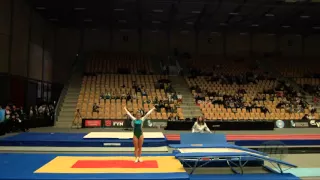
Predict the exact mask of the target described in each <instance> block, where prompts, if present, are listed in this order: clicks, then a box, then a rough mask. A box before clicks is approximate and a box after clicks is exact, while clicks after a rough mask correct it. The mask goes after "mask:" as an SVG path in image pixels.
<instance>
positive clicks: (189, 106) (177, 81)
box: [169, 76, 202, 118]
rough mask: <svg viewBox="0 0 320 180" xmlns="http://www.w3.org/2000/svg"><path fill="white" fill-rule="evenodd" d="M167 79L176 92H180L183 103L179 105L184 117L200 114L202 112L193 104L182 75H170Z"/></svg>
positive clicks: (193, 101)
mask: <svg viewBox="0 0 320 180" xmlns="http://www.w3.org/2000/svg"><path fill="white" fill-rule="evenodd" d="M169 79H170V80H171V84H172V87H173V89H174V90H175V91H176V92H177V93H181V95H182V98H183V103H182V104H181V105H180V107H181V108H182V112H183V115H184V118H194V117H198V116H202V112H201V110H200V108H199V106H197V105H196V104H195V100H194V98H193V95H192V93H191V91H190V90H189V86H188V84H187V82H186V80H185V79H184V77H183V76H170V77H169Z"/></svg>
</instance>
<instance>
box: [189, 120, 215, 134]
mask: <svg viewBox="0 0 320 180" xmlns="http://www.w3.org/2000/svg"><path fill="white" fill-rule="evenodd" d="M204 132H209V133H211V131H210V129H209V128H208V126H207V124H206V123H205V122H204V120H203V117H201V116H200V117H198V119H197V121H196V122H195V123H194V125H193V127H192V133H204Z"/></svg>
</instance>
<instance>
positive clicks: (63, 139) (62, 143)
mask: <svg viewBox="0 0 320 180" xmlns="http://www.w3.org/2000/svg"><path fill="white" fill-rule="evenodd" d="M85 135H87V133H20V134H18V135H14V136H10V137H5V138H1V139H0V146H53V147H110V146H112V147H133V143H132V140H131V139H84V138H83V137H84V136H85ZM143 146H145V147H162V146H167V141H166V139H165V138H163V139H160V140H159V139H158V140H156V139H145V140H144V143H143Z"/></svg>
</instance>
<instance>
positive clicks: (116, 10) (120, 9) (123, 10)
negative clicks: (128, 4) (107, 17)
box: [114, 9, 124, 11]
mask: <svg viewBox="0 0 320 180" xmlns="http://www.w3.org/2000/svg"><path fill="white" fill-rule="evenodd" d="M114 11H124V9H114Z"/></svg>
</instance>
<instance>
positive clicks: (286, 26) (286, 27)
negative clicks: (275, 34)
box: [282, 26, 290, 28]
mask: <svg viewBox="0 0 320 180" xmlns="http://www.w3.org/2000/svg"><path fill="white" fill-rule="evenodd" d="M282 27H283V28H289V27H290V26H282Z"/></svg>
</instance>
